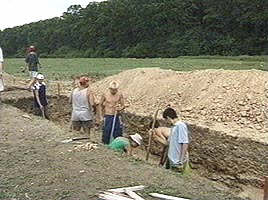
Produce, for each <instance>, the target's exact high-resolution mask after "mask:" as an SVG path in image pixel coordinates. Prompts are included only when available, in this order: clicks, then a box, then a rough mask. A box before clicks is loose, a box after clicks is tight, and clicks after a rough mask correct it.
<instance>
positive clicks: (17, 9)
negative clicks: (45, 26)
mask: <svg viewBox="0 0 268 200" xmlns="http://www.w3.org/2000/svg"><path fill="white" fill-rule="evenodd" d="M91 1H93V0H0V30H4V29H5V28H12V27H15V26H20V25H23V24H28V23H31V22H37V21H40V20H44V19H50V18H53V17H59V16H61V15H62V13H63V12H65V11H67V8H68V7H69V6H70V5H75V4H80V5H81V6H82V7H85V6H87V5H88V3H89V2H91ZM94 1H96V2H100V1H102V0H94Z"/></svg>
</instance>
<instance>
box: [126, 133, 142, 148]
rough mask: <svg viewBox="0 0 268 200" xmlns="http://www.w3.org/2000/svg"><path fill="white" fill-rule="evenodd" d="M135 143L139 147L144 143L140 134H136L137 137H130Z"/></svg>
mask: <svg viewBox="0 0 268 200" xmlns="http://www.w3.org/2000/svg"><path fill="white" fill-rule="evenodd" d="M129 137H130V138H131V139H132V140H133V141H134V142H136V143H137V144H138V145H141V143H142V137H141V135H140V134H138V133H136V134H135V135H130V136H129Z"/></svg>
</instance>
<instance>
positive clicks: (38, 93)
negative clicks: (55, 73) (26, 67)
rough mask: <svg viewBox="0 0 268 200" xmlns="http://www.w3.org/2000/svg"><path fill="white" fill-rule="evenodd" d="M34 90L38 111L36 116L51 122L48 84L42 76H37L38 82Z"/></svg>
mask: <svg viewBox="0 0 268 200" xmlns="http://www.w3.org/2000/svg"><path fill="white" fill-rule="evenodd" d="M32 89H33V94H34V106H35V109H36V114H37V115H40V116H42V117H44V118H46V119H48V120H49V115H48V101H47V96H46V84H45V82H44V76H43V75H42V74H38V75H37V76H36V81H35V82H34V85H33V88H32Z"/></svg>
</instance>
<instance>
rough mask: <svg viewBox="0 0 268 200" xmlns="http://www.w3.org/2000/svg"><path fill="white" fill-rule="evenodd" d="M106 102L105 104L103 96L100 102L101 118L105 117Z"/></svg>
mask: <svg viewBox="0 0 268 200" xmlns="http://www.w3.org/2000/svg"><path fill="white" fill-rule="evenodd" d="M104 102H105V96H104V95H102V96H101V100H100V103H99V112H100V113H99V115H100V117H104V114H105V113H104Z"/></svg>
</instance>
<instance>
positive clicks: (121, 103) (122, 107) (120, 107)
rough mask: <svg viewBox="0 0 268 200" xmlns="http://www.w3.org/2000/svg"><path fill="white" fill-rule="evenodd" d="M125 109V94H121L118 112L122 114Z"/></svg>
mask: <svg viewBox="0 0 268 200" xmlns="http://www.w3.org/2000/svg"><path fill="white" fill-rule="evenodd" d="M124 109H125V100H124V96H123V94H120V98H119V105H118V106H117V108H116V110H117V112H120V111H122V110H124Z"/></svg>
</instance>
